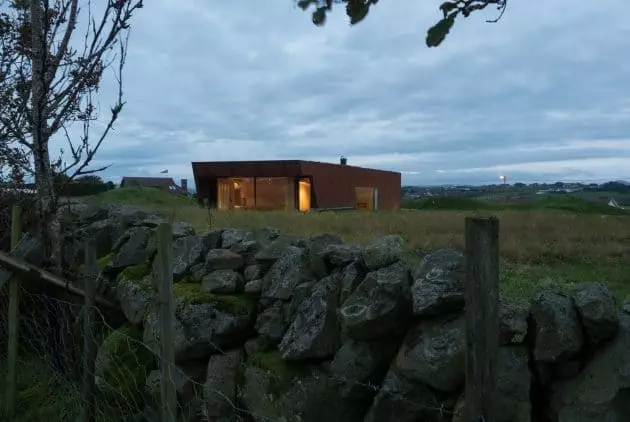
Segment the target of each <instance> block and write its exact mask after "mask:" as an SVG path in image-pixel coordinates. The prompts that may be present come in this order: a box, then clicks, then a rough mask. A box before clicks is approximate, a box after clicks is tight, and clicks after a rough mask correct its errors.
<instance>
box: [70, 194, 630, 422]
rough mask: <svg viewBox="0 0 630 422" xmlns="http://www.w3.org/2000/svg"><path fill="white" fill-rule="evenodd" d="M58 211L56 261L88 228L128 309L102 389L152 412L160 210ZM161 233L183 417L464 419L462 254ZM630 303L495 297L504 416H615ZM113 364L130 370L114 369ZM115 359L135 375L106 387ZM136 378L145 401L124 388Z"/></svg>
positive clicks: (263, 235) (184, 228)
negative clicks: (169, 242) (165, 241)
mask: <svg viewBox="0 0 630 422" xmlns="http://www.w3.org/2000/svg"><path fill="white" fill-rule="evenodd" d="M69 215H70V216H72V218H70V219H69V218H68V216H69ZM60 218H61V217H60ZM63 218H65V219H66V220H73V221H75V223H76V224H74V226H72V228H71V229H67V230H68V231H67V232H66V233H63V236H64V244H65V248H66V253H65V254H64V256H65V257H66V258H67V261H68V262H66V263H65V264H66V265H67V266H69V267H74V268H76V267H78V266H79V265H80V261H81V259H82V254H83V251H84V247H85V244H84V242H85V239H86V238H89V237H91V238H94V239H95V240H96V244H97V251H98V255H99V269H100V270H101V271H100V274H99V286H102V288H101V287H99V291H101V292H103V294H106V295H108V297H110V298H111V299H112V300H114V301H116V302H117V303H118V304H119V305H120V309H121V312H122V314H123V315H124V317H125V318H126V320H127V322H126V323H125V324H124V325H122V326H121V327H119V328H118V329H117V330H115V331H114V332H112V333H110V334H109V335H108V337H107V338H106V339H105V341H104V342H103V344H102V345H101V348H100V350H99V358H98V364H97V368H96V376H97V385H98V386H99V388H100V389H101V391H102V393H104V394H105V395H109V396H111V395H119V396H120V395H121V394H122V395H123V396H124V395H125V394H129V395H130V397H129V399H130V400H135V402H136V403H138V405H139V406H140V405H142V404H143V403H144V406H145V409H144V410H142V409H139V410H138V411H139V412H143V413H144V414H145V415H156V414H158V413H159V409H158V407H159V398H158V397H157V391H159V389H157V390H156V385H157V386H158V387H159V382H160V380H159V371H158V369H159V366H158V363H159V359H158V357H157V356H158V355H159V347H158V345H159V335H160V327H161V326H160V324H161V321H160V319H159V312H158V303H157V301H156V288H155V286H154V281H153V280H154V278H155V275H156V271H157V270H158V267H157V265H156V262H155V259H154V257H155V252H156V247H157V244H156V236H155V230H156V227H157V225H158V224H159V223H160V222H163V221H166V216H164V215H162V214H160V213H157V212H149V211H146V210H140V209H135V208H132V207H120V206H97V205H89V206H85V205H83V206H77V209H75V210H70V211H68V210H65V211H64V213H63ZM64 227H67V226H64ZM172 235H173V261H174V262H173V278H174V285H173V292H174V303H175V316H174V317H175V318H174V319H173V321H172V323H173V328H174V332H175V339H174V346H175V355H176V356H175V360H176V361H175V362H174V364H175V365H176V367H177V368H176V369H178V371H179V372H177V373H178V374H180V375H181V376H178V378H177V379H175V380H173V381H174V382H176V387H177V391H178V400H179V402H180V403H179V408H180V420H182V421H193V420H194V421H197V420H215V421H233V420H239V421H240V420H243V421H251V420H253V421H267V420H280V421H285V422H289V421H296V422H297V421H301V422H305V421H322V420H324V421H326V420H329V421H339V422H344V421H349V422H354V421H357V422H360V421H365V422H390V421H391V422H394V421H395V422H401V421H402V422H405V421H408V422H415V421H419V420H422V421H425V422H459V421H462V419H461V410H462V408H463V406H465V397H464V395H463V389H464V382H465V348H466V345H465V335H464V334H465V331H464V330H465V315H464V313H465V306H466V303H465V294H464V293H465V287H466V272H465V271H466V270H465V257H464V255H463V253H462V251H458V250H454V249H440V250H435V251H432V252H428V253H426V254H425V255H424V256H423V257H422V258H421V259H420V260H419V261H418V262H417V263H413V262H408V256H409V255H408V254H407V247H406V245H405V242H404V239H403V237H402V236H399V235H390V236H385V237H383V238H380V239H376V240H375V241H374V242H372V243H370V244H368V245H366V246H361V245H355V244H346V243H343V241H342V239H340V238H339V237H338V236H336V235H334V234H318V235H314V236H311V237H309V238H308V239H300V238H298V237H296V236H293V235H287V234H281V233H280V232H279V231H278V230H277V229H274V228H270V227H263V228H260V229H257V230H253V231H247V230H243V229H240V228H220V229H214V230H211V231H209V232H207V233H201V234H196V233H195V232H194V229H193V228H192V227H191V226H190V225H188V224H185V223H176V224H173V231H172ZM82 242H83V243H82ZM77 282H80V281H77ZM628 303H629V301H626V302H625V303H624V305H623V306H620V305H619V304H618V303H617V302H616V300H615V299H614V297H613V295H612V294H611V293H610V291H609V290H608V289H607V288H606V286H605V284H604V283H585V284H581V285H578V286H576V288H575V290H574V291H573V292H572V293H571V294H566V293H560V292H556V291H553V290H550V289H544V290H542V291H540V292H538V293H537V294H536V295H534V297H533V298H532V300H531V302H530V304H529V307H528V306H522V305H517V304H515V303H513V302H512V301H510V300H509V299H508V298H507V297H505V296H503V295H500V297H499V304H498V305H499V309H498V313H499V332H498V333H497V336H499V340H500V344H501V347H500V351H499V359H498V362H497V368H498V376H499V378H498V380H497V382H498V383H497V390H498V396H497V404H498V409H497V411H498V413H497V418H498V419H497V421H498V422H508V421H514V422H530V421H537V420H542V419H541V418H543V416H544V420H545V422H568V421H576V422H591V421H593V422H594V421H603V420H609V421H621V420H626V419H627V418H628V414H630V408H628V403H630V375H629V374H630V369H629V368H630V361H629V359H630V358H629V357H630V353H628V351H629V350H630V305H629V304H628ZM622 308H623V310H622ZM121 339H125V340H129V341H121ZM117 359H121V360H122V361H124V364H125V365H127V366H123V367H122V368H118V369H116V367H115V364H114V363H115V361H116V360H117ZM135 362H137V364H136V363H135ZM129 365H131V366H129ZM120 370H124V371H129V373H130V374H132V375H133V376H132V377H130V378H129V379H125V380H123V381H124V382H120V383H119V385H108V383H106V382H104V381H106V380H111V379H115V380H118V378H121V377H120V374H119V372H120ZM110 384H111V383H110ZM140 384H143V385H145V384H146V387H145V390H146V391H148V393H147V396H146V397H139V396H136V392H131V391H130V390H131V389H132V388H133V389H139V386H140ZM139 390H142V389H139ZM139 390H138V391H139ZM200 414H202V415H204V417H205V418H206V419H199V415H200ZM541 415H543V416H541ZM147 417H148V418H149V419H150V418H151V417H154V416H151V417H149V416H147Z"/></svg>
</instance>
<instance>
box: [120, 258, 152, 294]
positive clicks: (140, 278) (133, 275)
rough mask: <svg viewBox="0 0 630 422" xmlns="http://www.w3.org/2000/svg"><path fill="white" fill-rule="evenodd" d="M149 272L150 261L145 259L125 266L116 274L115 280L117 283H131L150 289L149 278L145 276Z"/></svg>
mask: <svg viewBox="0 0 630 422" xmlns="http://www.w3.org/2000/svg"><path fill="white" fill-rule="evenodd" d="M149 274H151V263H150V262H149V261H147V262H143V263H142V264H137V265H131V266H129V267H127V268H125V269H124V270H122V271H121V272H120V274H118V276H117V277H116V281H117V282H118V283H128V284H133V285H136V286H140V287H142V288H144V289H148V290H150V289H151V279H150V278H149V277H147V276H148V275H149Z"/></svg>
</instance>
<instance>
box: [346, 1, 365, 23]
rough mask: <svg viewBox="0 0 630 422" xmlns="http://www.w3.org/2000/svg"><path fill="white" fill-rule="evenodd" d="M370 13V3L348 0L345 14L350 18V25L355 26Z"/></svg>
mask: <svg viewBox="0 0 630 422" xmlns="http://www.w3.org/2000/svg"><path fill="white" fill-rule="evenodd" d="M369 11H370V3H367V4H366V3H365V2H364V0H348V3H347V4H346V14H347V15H348V17H349V18H350V25H356V24H357V23H359V22H361V21H362V20H363V19H365V17H366V16H367V14H368V12H369Z"/></svg>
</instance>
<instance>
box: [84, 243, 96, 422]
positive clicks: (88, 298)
mask: <svg viewBox="0 0 630 422" xmlns="http://www.w3.org/2000/svg"><path fill="white" fill-rule="evenodd" d="M83 277H84V286H83V292H84V295H83V297H84V300H85V304H84V305H85V308H84V314H83V421H84V422H94V420H95V418H96V411H95V410H96V409H95V402H94V396H95V392H96V385H95V383H94V366H95V362H96V354H97V353H98V350H97V348H96V339H95V336H94V323H95V317H94V316H95V312H94V311H95V308H94V307H95V302H96V301H95V296H96V277H97V269H96V245H95V244H94V241H92V240H89V241H88V242H87V243H86V246H85V262H84V274H83Z"/></svg>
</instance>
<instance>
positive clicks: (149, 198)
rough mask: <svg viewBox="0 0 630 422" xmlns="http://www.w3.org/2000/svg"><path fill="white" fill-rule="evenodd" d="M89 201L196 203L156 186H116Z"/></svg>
mask: <svg viewBox="0 0 630 422" xmlns="http://www.w3.org/2000/svg"><path fill="white" fill-rule="evenodd" d="M89 201H91V202H95V203H102V204H129V205H141V206H153V207H178V206H191V205H195V204H196V202H195V201H194V200H192V199H190V198H187V197H185V196H181V195H173V194H171V193H168V192H165V191H163V190H161V189H156V188H116V189H112V190H109V191H107V192H103V193H101V194H98V195H94V196H91V197H89Z"/></svg>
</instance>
